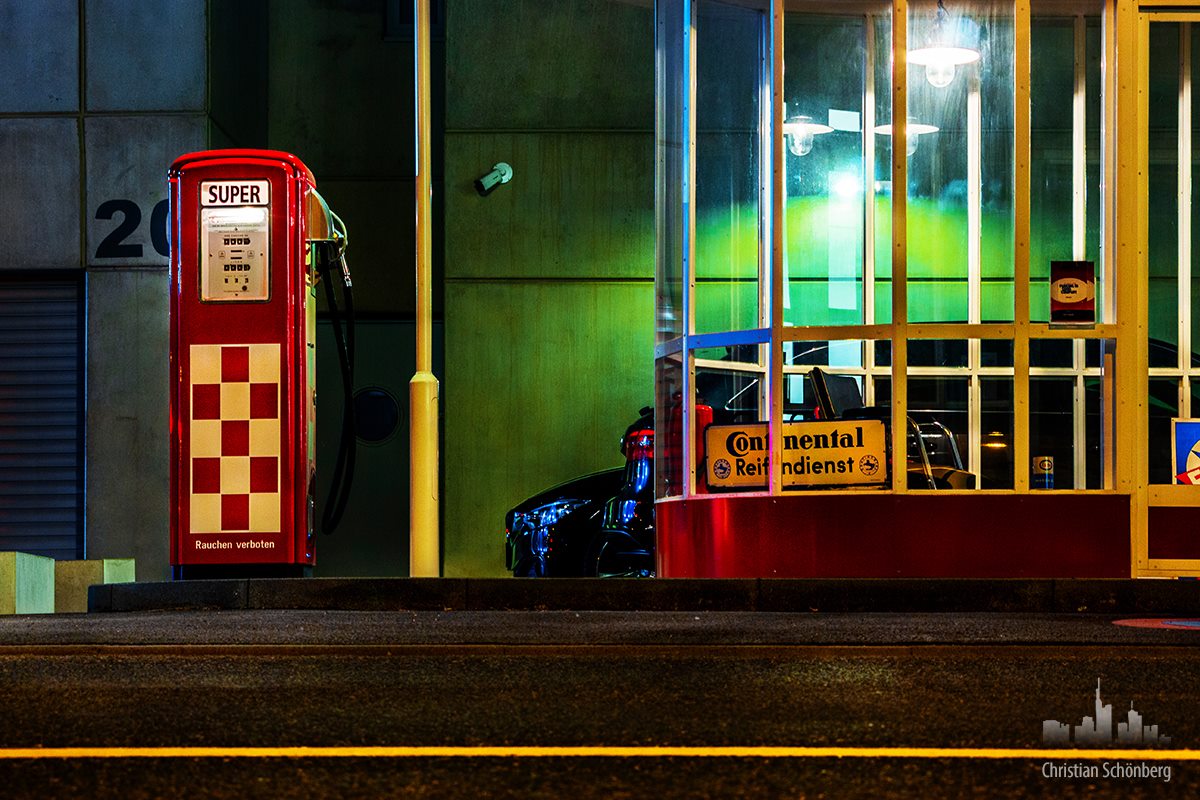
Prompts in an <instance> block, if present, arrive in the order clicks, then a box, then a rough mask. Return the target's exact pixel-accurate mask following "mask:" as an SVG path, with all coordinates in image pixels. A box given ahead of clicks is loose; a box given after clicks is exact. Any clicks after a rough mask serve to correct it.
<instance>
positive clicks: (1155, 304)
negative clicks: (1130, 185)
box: [1147, 23, 1180, 469]
mask: <svg viewBox="0 0 1200 800" xmlns="http://www.w3.org/2000/svg"><path fill="white" fill-rule="evenodd" d="M1179 30H1180V29H1179V25H1178V24H1177V23H1155V24H1152V25H1151V26H1150V92H1149V120H1148V125H1149V136H1150V175H1149V197H1148V200H1147V203H1148V210H1149V220H1148V221H1149V226H1150V227H1149V232H1148V233H1149V251H1150V253H1149V262H1150V287H1149V292H1150V366H1152V367H1174V366H1176V365H1177V362H1178V357H1179V354H1178V346H1179V328H1178V320H1179V285H1178V276H1179V268H1178V258H1179V252H1178V246H1179V219H1178V213H1179V202H1178V190H1179V186H1178V171H1179V156H1178V149H1177V148H1178V140H1179ZM1168 441H1169V436H1168ZM1167 466H1169V464H1168V465H1167ZM1152 469H1153V467H1152Z"/></svg>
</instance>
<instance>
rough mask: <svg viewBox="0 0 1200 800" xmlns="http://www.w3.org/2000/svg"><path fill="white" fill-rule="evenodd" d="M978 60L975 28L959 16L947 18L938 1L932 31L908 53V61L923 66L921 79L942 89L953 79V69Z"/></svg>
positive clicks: (977, 34) (967, 20)
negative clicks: (921, 44)
mask: <svg viewBox="0 0 1200 800" xmlns="http://www.w3.org/2000/svg"><path fill="white" fill-rule="evenodd" d="M978 60H979V25H978V24H976V23H975V21H974V20H972V19H968V18H967V17H964V16H962V15H959V16H957V17H955V18H953V19H951V18H950V15H949V14H947V13H946V6H945V5H943V0H938V4H937V16H936V17H935V18H934V21H933V30H932V31H931V32H930V34H929V36H928V38H927V39H926V41H925V45H924V46H923V47H918V48H916V49H914V50H910V51H909V53H908V62H909V63H910V64H922V65H924V67H925V80H927V81H929V83H930V84H932V85H933V86H936V87H937V88H939V89H942V88H945V87H947V86H949V85H950V82H951V81H953V80H954V71H955V67H960V66H963V65H964V64H973V63H975V62H976V61H978Z"/></svg>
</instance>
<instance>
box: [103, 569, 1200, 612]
mask: <svg viewBox="0 0 1200 800" xmlns="http://www.w3.org/2000/svg"><path fill="white" fill-rule="evenodd" d="M202 609H210V610H241V609H256V610H280V609H306V610H342V611H393V610H394V611H399V610H418V611H420V610H424V611H442V610H445V611H540V610H571V611H760V612H784V611H790V612H795V611H812V612H820V611H824V612H906V613H930V612H1007V613H1056V614H1062V613H1094V614H1148V615H1156V614H1171V615H1181V616H1186V615H1195V616H1200V581H1193V580H1170V581H1168V580H1140V581H1139V580H1074V579H1057V580H1021V579H1015V580H940V579H924V580H921V579H888V578H880V579H847V580H791V579H771V578H748V579H732V580H701V579H662V578H659V579H654V580H594V579H580V578H541V579H538V578H276V579H266V578H249V579H235V580H197V581H177V582H173V583H117V584H107V585H98V586H92V587H90V589H89V590H88V610H89V611H91V612H122V611H165V610H202Z"/></svg>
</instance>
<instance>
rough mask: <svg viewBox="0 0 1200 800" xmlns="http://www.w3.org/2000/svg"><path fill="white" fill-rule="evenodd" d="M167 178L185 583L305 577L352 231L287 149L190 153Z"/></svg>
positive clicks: (178, 522)
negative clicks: (328, 365) (327, 372)
mask: <svg viewBox="0 0 1200 800" xmlns="http://www.w3.org/2000/svg"><path fill="white" fill-rule="evenodd" d="M168 177H169V183H170V201H171V242H172V246H171V263H170V293H171V320H170V369H171V389H170V426H171V445H170V447H171V450H170V460H171V468H170V473H171V476H170V480H171V490H170V502H171V564H172V566H173V568H174V574H175V577H176V578H177V579H178V578H189V577H216V576H230V577H231V576H237V575H275V576H287V575H305V574H309V573H310V571H311V568H312V565H313V563H314V546H313V545H314V542H313V528H314V519H313V514H314V492H315V488H316V486H315V464H316V456H315V441H316V437H315V433H314V432H315V363H316V357H315V353H316V290H315V287H316V284H317V282H318V280H319V274H318V273H319V267H320V266H321V262H322V259H324V260H325V262H326V263H328V262H329V260H331V259H332V260H336V259H337V258H338V257H340V248H341V247H342V246H344V241H345V239H344V229H343V230H338V226H339V225H340V221H338V220H337V217H336V215H333V214H332V213H331V212H329V209H328V206H326V205H325V203H324V201H323V200H322V199H321V197H320V195H319V194H317V191H316V182H315V180H314V178H313V174H312V172H310V171H309V169H308V168H307V167H306V166H305V165H304V164H303V163H302V162H301V161H300V159H298V158H296V157H295V156H293V155H290V154H287V153H280V152H273V151H267V150H224V151H208V152H201V153H191V154H189V155H184V156H181V157H180V158H178V159H176V161H175V163H174V164H172V165H171V169H170V173H169V176H168ZM347 284H348V273H347Z"/></svg>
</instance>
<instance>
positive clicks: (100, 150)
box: [76, 115, 208, 267]
mask: <svg viewBox="0 0 1200 800" xmlns="http://www.w3.org/2000/svg"><path fill="white" fill-rule="evenodd" d="M207 128H208V126H207V122H206V121H205V118H204V117H203V116H202V115H195V116H169V117H168V116H138V117H89V118H88V119H87V120H85V121H84V133H83V139H84V147H85V149H86V150H87V199H88V209H87V238H88V245H87V263H88V266H92V267H119V266H150V265H158V266H163V267H165V266H166V265H167V244H168V227H169V226H168V220H167V216H168V215H167V168H168V167H170V166H171V162H172V161H174V160H175V159H176V158H177V157H178V156H181V155H183V154H184V153H189V152H194V151H196V150H203V149H204V147H205V135H206V131H207ZM155 226H157V227H155ZM76 247H78V242H76Z"/></svg>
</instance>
